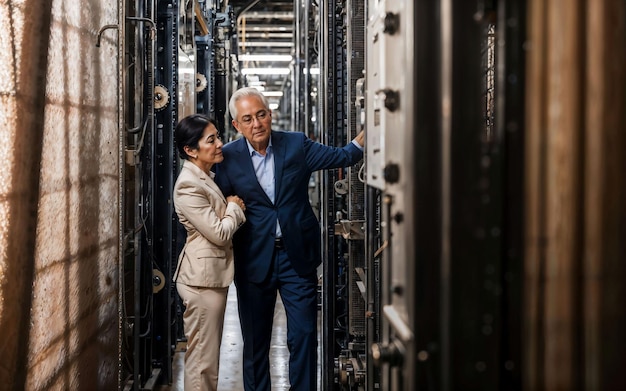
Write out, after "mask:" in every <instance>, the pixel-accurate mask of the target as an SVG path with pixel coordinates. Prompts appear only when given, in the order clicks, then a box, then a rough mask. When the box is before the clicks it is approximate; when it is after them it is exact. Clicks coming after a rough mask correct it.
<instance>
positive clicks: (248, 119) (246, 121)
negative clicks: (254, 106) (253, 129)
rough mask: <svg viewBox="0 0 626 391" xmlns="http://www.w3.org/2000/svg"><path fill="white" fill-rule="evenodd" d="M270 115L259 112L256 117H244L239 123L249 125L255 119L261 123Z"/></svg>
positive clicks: (265, 112)
mask: <svg viewBox="0 0 626 391" xmlns="http://www.w3.org/2000/svg"><path fill="white" fill-rule="evenodd" d="M269 114H270V113H268V112H267V111H266V110H261V111H259V112H258V113H256V115H249V114H248V115H244V116H243V117H241V120H240V121H239V122H241V123H242V124H244V125H250V124H252V121H254V119H255V118H256V120H257V121H259V122H261V121H263V120H264V119H266V118H267V117H268V116H269Z"/></svg>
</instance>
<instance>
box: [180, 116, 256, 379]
mask: <svg viewBox="0 0 626 391" xmlns="http://www.w3.org/2000/svg"><path fill="white" fill-rule="evenodd" d="M174 138H175V140H176V146H177V148H178V153H179V155H180V157H181V159H183V166H182V169H181V171H180V174H179V175H178V178H177V180H176V184H175V185H174V207H175V209H176V213H177V214H178V218H179V220H180V222H181V224H182V225H183V226H184V227H185V229H186V230H187V241H186V242H185V247H184V248H183V250H182V252H181V254H180V256H179V258H178V266H177V268H176V272H175V273H174V281H175V282H176V289H177V290H178V294H179V295H180V297H181V299H182V300H183V303H184V304H185V313H184V315H183V323H184V330H185V336H186V337H187V352H186V353H185V379H184V383H185V391H190V390H202V391H204V390H212V391H213V390H217V375H218V372H219V356H220V344H221V341H222V330H223V323H224V311H225V310H226V296H227V294H228V286H229V285H230V283H231V282H232V281H233V275H234V265H233V246H232V238H233V234H234V233H235V231H236V230H237V228H239V227H240V226H241V225H242V224H243V223H244V222H245V221H246V218H245V216H244V210H245V205H244V203H243V201H242V200H241V198H239V197H237V196H229V197H228V198H224V195H223V194H222V192H221V191H220V189H219V188H218V187H217V185H216V184H215V182H213V175H214V174H213V173H212V172H211V167H212V166H213V164H215V163H219V162H221V161H222V160H224V157H223V156H222V145H223V143H222V141H221V140H220V137H219V135H218V132H217V129H216V127H215V122H213V121H212V120H211V119H209V118H207V117H206V116H204V115H201V114H194V115H190V116H188V117H185V118H184V119H183V120H181V121H180V122H179V123H178V125H177V126H176V130H175V133H174Z"/></svg>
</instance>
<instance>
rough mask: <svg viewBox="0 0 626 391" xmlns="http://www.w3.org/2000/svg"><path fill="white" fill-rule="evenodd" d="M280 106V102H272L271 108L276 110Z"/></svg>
mask: <svg viewBox="0 0 626 391" xmlns="http://www.w3.org/2000/svg"><path fill="white" fill-rule="evenodd" d="M277 108H278V103H270V110H276V109H277Z"/></svg>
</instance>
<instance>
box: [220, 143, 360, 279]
mask: <svg viewBox="0 0 626 391" xmlns="http://www.w3.org/2000/svg"><path fill="white" fill-rule="evenodd" d="M272 148H273V153H274V168H275V192H274V193H275V196H274V199H275V201H274V203H272V202H271V201H270V199H269V197H268V196H267V195H266V194H265V192H264V191H263V189H262V188H261V186H260V185H259V182H258V180H257V178H256V175H255V173H254V168H253V166H252V159H251V157H250V153H249V150H248V145H247V143H246V140H245V139H244V138H243V137H242V138H240V139H238V140H235V141H232V142H230V143H228V144H226V145H225V146H224V147H223V149H222V151H223V153H224V161H223V162H222V163H219V164H217V165H216V167H215V172H216V176H215V182H216V183H217V184H218V186H219V187H220V189H221V190H222V192H223V193H224V195H225V196H228V195H233V194H234V195H238V196H239V197H241V198H242V199H243V201H244V202H245V204H246V218H247V221H246V223H245V224H244V225H243V226H241V228H240V229H239V230H238V231H237V232H236V233H235V236H234V238H233V247H234V253H235V277H236V278H237V279H245V280H247V281H250V282H254V283H258V282H261V281H263V280H264V279H265V277H266V276H267V274H268V271H269V269H270V265H271V262H272V255H273V252H274V239H275V235H276V219H278V221H279V222H280V227H281V231H282V234H283V242H284V244H285V250H286V251H287V254H288V255H289V259H290V261H291V263H292V265H293V267H294V269H295V271H296V272H297V273H298V274H299V275H306V274H309V273H311V272H313V271H314V270H315V268H316V267H317V266H318V265H319V264H320V263H321V256H320V253H321V250H320V225H319V222H318V220H317V218H316V217H315V214H314V213H313V209H312V208H311V204H310V202H309V193H308V185H309V180H310V178H311V174H312V173H313V172H314V171H318V170H322V169H328V168H338V167H347V166H351V165H353V164H356V163H358V162H359V160H361V158H362V157H363V152H362V151H361V150H360V149H359V148H357V147H356V146H355V145H354V144H353V143H349V144H348V145H346V146H345V147H343V148H335V147H329V146H326V145H323V144H320V143H317V142H314V141H312V140H310V139H309V138H308V137H306V136H305V135H304V134H303V133H300V132H282V131H272Z"/></svg>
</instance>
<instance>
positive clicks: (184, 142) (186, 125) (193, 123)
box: [174, 114, 217, 160]
mask: <svg viewBox="0 0 626 391" xmlns="http://www.w3.org/2000/svg"><path fill="white" fill-rule="evenodd" d="M209 124H213V126H215V127H216V128H217V123H216V122H215V120H214V119H212V118H209V117H207V116H206V115H204V114H191V115H188V116H187V117H185V118H183V119H181V120H180V122H178V124H177V125H176V129H174V141H175V142H176V148H177V149H178V156H180V158H181V159H185V160H188V159H189V155H187V152H185V146H189V147H190V148H198V142H199V141H200V138H201V137H202V134H203V133H204V129H206V127H207V126H209Z"/></svg>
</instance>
